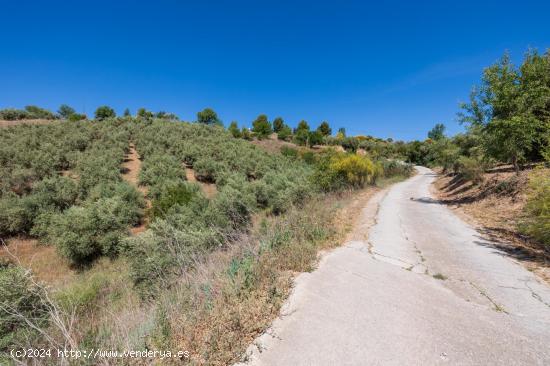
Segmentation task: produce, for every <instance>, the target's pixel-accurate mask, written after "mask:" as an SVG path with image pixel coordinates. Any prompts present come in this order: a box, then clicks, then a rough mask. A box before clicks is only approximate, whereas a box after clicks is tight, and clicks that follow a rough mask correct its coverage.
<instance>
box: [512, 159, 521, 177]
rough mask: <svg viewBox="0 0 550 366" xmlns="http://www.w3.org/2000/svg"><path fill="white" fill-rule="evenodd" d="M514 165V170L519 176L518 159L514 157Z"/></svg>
mask: <svg viewBox="0 0 550 366" xmlns="http://www.w3.org/2000/svg"><path fill="white" fill-rule="evenodd" d="M512 164H513V165H514V170H515V171H516V175H519V163H518V157H517V156H515V155H514V156H512Z"/></svg>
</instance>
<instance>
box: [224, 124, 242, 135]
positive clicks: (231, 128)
mask: <svg viewBox="0 0 550 366" xmlns="http://www.w3.org/2000/svg"><path fill="white" fill-rule="evenodd" d="M227 130H228V131H229V132H230V133H231V135H233V137H235V138H241V137H242V134H241V130H239V126H238V125H237V121H233V122H231V124H230V125H229V127H228V128H227Z"/></svg>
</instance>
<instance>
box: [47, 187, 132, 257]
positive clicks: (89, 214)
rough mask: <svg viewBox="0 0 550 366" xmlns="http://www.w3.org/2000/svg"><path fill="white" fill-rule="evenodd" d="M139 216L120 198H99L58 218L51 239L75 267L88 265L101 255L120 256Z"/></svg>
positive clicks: (72, 208)
mask: <svg viewBox="0 0 550 366" xmlns="http://www.w3.org/2000/svg"><path fill="white" fill-rule="evenodd" d="M140 214H141V213H140V211H138V210H137V209H136V208H135V207H132V206H131V205H128V204H127V202H125V201H124V200H122V199H121V198H120V197H112V198H100V199H98V200H97V201H94V202H88V203H86V205H84V206H73V207H71V208H69V209H68V210H66V211H65V212H63V213H62V214H59V215H57V216H56V217H55V218H54V219H53V222H52V225H51V226H50V231H49V233H48V239H49V241H50V242H51V243H54V244H55V245H56V246H57V249H58V251H59V253H60V254H61V255H63V256H64V257H66V258H67V259H69V260H70V261H71V262H72V263H73V264H76V265H81V264H86V263H88V262H90V261H91V260H93V259H95V258H96V257H97V256H99V255H102V254H103V255H110V256H113V255H116V254H118V253H119V249H120V248H119V244H120V241H121V239H122V238H124V237H125V236H126V234H127V228H128V226H129V225H131V224H135V223H137V222H138V220H139V217H140Z"/></svg>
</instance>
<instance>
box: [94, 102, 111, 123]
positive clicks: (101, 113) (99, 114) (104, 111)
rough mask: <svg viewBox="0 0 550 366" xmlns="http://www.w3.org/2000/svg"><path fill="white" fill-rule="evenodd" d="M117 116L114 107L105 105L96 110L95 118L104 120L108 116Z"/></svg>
mask: <svg viewBox="0 0 550 366" xmlns="http://www.w3.org/2000/svg"><path fill="white" fill-rule="evenodd" d="M113 117H116V113H115V111H114V109H113V108H111V107H109V106H106V105H103V106H101V107H98V108H97V109H96V110H95V119H97V120H100V121H101V120H104V119H107V118H113Z"/></svg>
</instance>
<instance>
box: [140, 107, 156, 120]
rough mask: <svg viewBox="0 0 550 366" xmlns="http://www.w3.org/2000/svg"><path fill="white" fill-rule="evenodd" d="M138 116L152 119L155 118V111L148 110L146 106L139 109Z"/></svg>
mask: <svg viewBox="0 0 550 366" xmlns="http://www.w3.org/2000/svg"><path fill="white" fill-rule="evenodd" d="M137 116H138V117H139V118H144V119H150V118H153V112H151V111H148V110H147V109H145V108H140V109H138V110H137Z"/></svg>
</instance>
